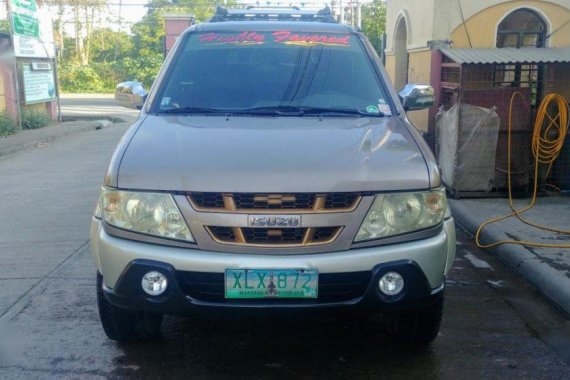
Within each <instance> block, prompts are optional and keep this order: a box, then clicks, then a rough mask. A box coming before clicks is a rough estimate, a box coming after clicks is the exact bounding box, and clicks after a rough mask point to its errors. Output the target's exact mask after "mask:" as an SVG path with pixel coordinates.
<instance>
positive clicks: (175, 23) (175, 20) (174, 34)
mask: <svg viewBox="0 0 570 380" xmlns="http://www.w3.org/2000/svg"><path fill="white" fill-rule="evenodd" d="M193 21H194V16H193V15H188V14H171V15H169V14H167V15H164V31H165V41H164V44H165V53H166V54H168V52H169V51H170V50H171V49H172V47H173V46H174V44H175V43H176V40H177V39H178V36H180V35H181V34H182V32H184V31H185V30H186V29H187V28H189V27H190V26H192V23H193Z"/></svg>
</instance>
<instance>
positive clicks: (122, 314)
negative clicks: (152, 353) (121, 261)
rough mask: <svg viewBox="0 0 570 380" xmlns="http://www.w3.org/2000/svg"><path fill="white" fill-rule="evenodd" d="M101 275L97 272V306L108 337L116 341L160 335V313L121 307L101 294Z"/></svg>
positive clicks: (153, 337) (140, 339) (131, 340)
mask: <svg viewBox="0 0 570 380" xmlns="http://www.w3.org/2000/svg"><path fill="white" fill-rule="evenodd" d="M102 285H103V276H101V274H100V273H97V306H98V308H99V318H100V319H101V324H102V325H103V330H105V334H106V335H107V337H109V339H112V340H116V341H118V342H135V341H143V340H152V339H155V338H157V337H159V336H160V325H161V324H162V314H154V313H148V312H143V311H135V310H127V309H121V308H119V307H117V306H115V305H113V304H111V303H110V302H109V301H108V300H107V298H105V294H103V289H102Z"/></svg>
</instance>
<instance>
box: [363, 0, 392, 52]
mask: <svg viewBox="0 0 570 380" xmlns="http://www.w3.org/2000/svg"><path fill="white" fill-rule="evenodd" d="M385 31H386V6H385V5H384V4H383V2H382V1H381V0H373V1H372V2H371V3H369V4H366V5H363V6H362V32H363V33H364V34H365V35H366V37H368V39H369V40H370V43H372V46H374V49H375V50H376V52H377V53H378V54H380V52H381V51H382V49H383V47H382V34H384V32H385Z"/></svg>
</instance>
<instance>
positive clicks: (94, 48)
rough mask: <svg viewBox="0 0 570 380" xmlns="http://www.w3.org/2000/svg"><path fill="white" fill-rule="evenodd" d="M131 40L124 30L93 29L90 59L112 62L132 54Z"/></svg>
mask: <svg viewBox="0 0 570 380" xmlns="http://www.w3.org/2000/svg"><path fill="white" fill-rule="evenodd" d="M132 49H133V42H132V41H131V37H130V36H129V35H128V34H127V33H125V32H116V31H114V30H112V29H110V28H102V29H95V30H94V31H93V34H92V36H91V61H93V62H114V61H117V60H121V59H124V58H126V57H127V56H129V55H130V54H132Z"/></svg>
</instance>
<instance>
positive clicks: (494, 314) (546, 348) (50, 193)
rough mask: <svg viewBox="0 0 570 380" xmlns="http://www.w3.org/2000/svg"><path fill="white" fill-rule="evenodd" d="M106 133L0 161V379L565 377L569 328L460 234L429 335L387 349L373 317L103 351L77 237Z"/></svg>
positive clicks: (256, 325)
mask: <svg viewBox="0 0 570 380" xmlns="http://www.w3.org/2000/svg"><path fill="white" fill-rule="evenodd" d="M126 128H127V125H126V124H118V125H114V126H112V127H108V128H103V129H101V130H92V131H87V132H84V133H77V134H73V135H69V136H66V137H65V138H62V139H58V140H55V141H53V142H52V143H50V144H47V145H45V146H42V147H39V148H37V149H32V150H28V151H25V152H21V153H20V154H17V155H13V156H10V157H8V158H6V159H4V160H0V178H1V182H2V186H0V215H1V216H2V217H1V218H0V262H1V263H2V265H0V378H1V379H14V378H24V379H28V378H42V379H43V378H45V379H51V378H58V379H59V378H81V379H89V378H246V377H248V378H252V377H253V378H267V377H272V378H273V377H274V378H291V377H303V378H327V379H329V378H333V379H334V378H348V377H351V378H371V377H374V378H377V377H391V378H449V379H456V378H460V377H463V378H468V379H471V378H489V379H491V378H505V379H510V378H523V379H526V378H528V379H547V378H548V379H550V378H570V367H569V366H568V365H569V364H570V346H569V343H568V342H570V325H569V321H568V319H567V317H566V315H564V314H561V313H560V312H558V311H557V310H556V309H554V308H553V307H552V306H551V305H550V303H548V302H546V301H545V300H544V299H543V298H542V296H541V295H540V294H538V292H536V291H535V289H534V288H533V287H531V286H529V285H528V284H527V283H526V282H524V281H523V280H521V279H520V278H519V277H518V276H516V275H514V274H513V273H512V272H511V271H510V270H508V269H506V268H505V267H504V266H503V265H502V264H501V263H499V262H498V261H497V260H496V259H495V258H494V257H493V256H490V255H488V254H487V253H486V252H482V251H481V250H479V249H477V248H476V247H474V246H473V244H472V240H471V237H470V236H469V235H466V234H465V233H464V232H462V231H459V243H458V244H459V245H458V254H457V259H456V262H455V265H454V268H453V270H452V272H451V273H450V276H449V278H448V280H447V288H446V295H447V303H446V310H445V316H444V320H443V326H442V330H441V333H440V336H439V337H438V338H437V340H436V341H435V343H434V344H433V345H432V347H431V348H430V349H428V350H424V351H409V350H404V349H398V348H396V347H393V346H392V345H391V344H390V343H389V341H387V340H386V339H385V337H384V335H383V332H382V330H381V329H380V327H379V324H378V323H377V321H376V320H369V321H364V320H361V319H351V318H348V319H347V318H339V317H335V316H334V314H331V316H330V318H325V319H308V318H300V319H295V320H291V319H290V318H280V319H267V320H263V319H261V320H259V319H256V320H246V321H244V320H233V321H232V320H225V319H212V320H207V321H205V320H197V319H182V318H173V317H169V318H167V319H166V320H165V323H164V326H163V327H164V336H163V338H162V339H161V340H160V341H158V342H157V343H154V344H133V345H121V344H117V343H114V342H112V341H110V340H108V339H107V338H106V337H105V335H104V333H103V330H102V328H101V326H100V323H99V319H98V315H97V308H96V301H95V266H94V265H93V263H92V262H91V260H90V257H89V250H88V239H89V235H88V230H89V223H90V218H91V214H92V212H93V207H94V204H95V199H96V197H97V194H98V192H99V187H100V184H101V181H102V178H103V175H104V172H105V167H106V165H107V162H108V160H109V158H110V155H111V153H112V151H113V148H114V146H115V144H116V143H117V141H118V140H119V138H120V137H121V135H122V134H123V133H124V131H125V130H126Z"/></svg>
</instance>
